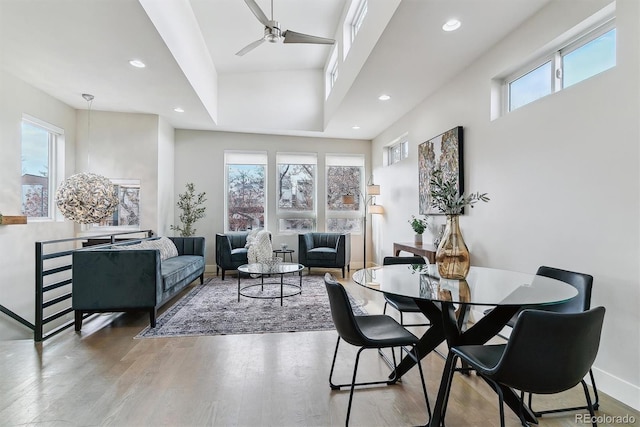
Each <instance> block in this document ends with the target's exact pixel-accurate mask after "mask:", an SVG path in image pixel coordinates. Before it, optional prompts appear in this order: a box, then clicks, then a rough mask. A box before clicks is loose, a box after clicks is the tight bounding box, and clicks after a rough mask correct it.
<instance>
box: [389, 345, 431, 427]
mask: <svg viewBox="0 0 640 427" xmlns="http://www.w3.org/2000/svg"><path fill="white" fill-rule="evenodd" d="M391 351H393V349H391ZM412 351H413V357H414V358H415V360H416V362H417V364H418V371H419V372H420V381H421V382H422V392H423V393H424V401H425V402H426V404H427V415H428V416H429V421H427V424H429V423H430V422H431V404H430V403H429V395H428V394H427V386H426V385H425V383H424V373H423V372H422V363H421V362H420V356H419V355H418V346H417V345H414V346H413V350H412ZM400 353H402V350H400ZM393 364H394V365H395V357H394V360H393Z"/></svg>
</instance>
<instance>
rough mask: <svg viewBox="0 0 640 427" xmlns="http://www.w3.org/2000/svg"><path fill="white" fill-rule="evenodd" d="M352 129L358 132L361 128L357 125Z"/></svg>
mask: <svg viewBox="0 0 640 427" xmlns="http://www.w3.org/2000/svg"><path fill="white" fill-rule="evenodd" d="M351 129H355V130H358V129H360V126H358V125H355V126H351Z"/></svg>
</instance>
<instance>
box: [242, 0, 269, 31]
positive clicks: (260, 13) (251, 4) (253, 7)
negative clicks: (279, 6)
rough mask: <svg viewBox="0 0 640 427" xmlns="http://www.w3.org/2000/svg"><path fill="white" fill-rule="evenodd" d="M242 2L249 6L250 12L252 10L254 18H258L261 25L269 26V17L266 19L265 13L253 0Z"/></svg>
mask: <svg viewBox="0 0 640 427" xmlns="http://www.w3.org/2000/svg"><path fill="white" fill-rule="evenodd" d="M244 2H245V3H246V4H247V6H249V9H251V12H253V14H254V15H255V16H256V18H258V21H260V22H262V25H264V26H265V27H269V28H271V24H270V23H269V19H267V15H265V14H264V12H263V11H262V9H260V6H258V4H257V3H256V1H255V0H244Z"/></svg>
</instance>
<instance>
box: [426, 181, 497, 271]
mask: <svg viewBox="0 0 640 427" xmlns="http://www.w3.org/2000/svg"><path fill="white" fill-rule="evenodd" d="M429 187H430V188H429V196H430V205H431V207H432V208H434V209H437V210H438V211H440V212H442V213H444V214H445V215H446V216H447V225H446V228H445V231H444V235H443V236H442V240H441V241H440V244H439V245H438V249H437V251H436V264H437V265H438V273H439V274H440V277H443V278H446V279H458V280H461V279H464V278H465V277H467V273H469V268H470V267H471V261H470V258H469V249H468V248H467V245H466V244H465V243H464V239H463V238H462V233H461V232H460V224H459V222H458V217H459V216H460V214H461V213H462V210H463V208H464V207H465V206H469V207H470V208H473V205H474V204H476V203H477V202H479V201H481V202H488V201H489V197H488V196H487V193H479V192H476V193H471V194H468V195H466V196H465V195H464V194H458V185H457V180H456V178H455V177H445V176H444V173H443V171H441V170H439V169H437V170H435V171H433V173H432V175H431V178H430V179H429Z"/></svg>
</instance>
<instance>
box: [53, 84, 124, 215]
mask: <svg viewBox="0 0 640 427" xmlns="http://www.w3.org/2000/svg"><path fill="white" fill-rule="evenodd" d="M82 97H83V98H84V99H85V100H86V101H87V103H88V104H89V105H88V113H87V140H88V141H89V143H90V142H91V138H90V137H91V103H92V102H93V98H94V97H93V95H90V94H88V93H84V94H82ZM88 166H89V165H87V167H88ZM56 205H57V206H58V209H60V212H62V215H64V217H65V218H67V219H70V220H71V221H75V222H78V223H80V224H94V223H97V222H99V221H100V220H102V219H105V218H107V217H109V216H111V214H113V212H114V211H115V210H116V208H117V207H118V193H117V191H116V187H115V186H114V185H113V183H112V182H111V181H110V180H109V178H107V177H104V176H102V175H98V174H95V173H90V172H81V173H77V174H75V175H72V176H70V177H69V178H67V179H66V180H64V181H63V182H62V184H60V187H59V188H58V191H57V192H56Z"/></svg>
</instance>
